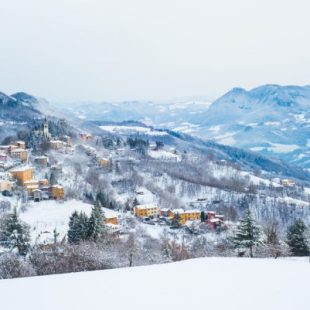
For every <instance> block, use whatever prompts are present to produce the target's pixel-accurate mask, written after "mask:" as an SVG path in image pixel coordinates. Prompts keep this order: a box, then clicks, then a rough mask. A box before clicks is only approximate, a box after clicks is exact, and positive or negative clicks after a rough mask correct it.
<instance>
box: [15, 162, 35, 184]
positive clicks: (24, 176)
mask: <svg viewBox="0 0 310 310" xmlns="http://www.w3.org/2000/svg"><path fill="white" fill-rule="evenodd" d="M10 174H11V176H12V178H14V179H16V180H17V183H18V185H24V183H25V182H26V181H31V180H32V179H33V168H32V167H29V166H25V167H21V168H15V169H12V170H11V171H10Z"/></svg>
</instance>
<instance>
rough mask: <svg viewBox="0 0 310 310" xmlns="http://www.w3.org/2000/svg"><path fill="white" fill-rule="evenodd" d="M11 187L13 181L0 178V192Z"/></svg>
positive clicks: (10, 189)
mask: <svg viewBox="0 0 310 310" xmlns="http://www.w3.org/2000/svg"><path fill="white" fill-rule="evenodd" d="M12 188H13V182H11V181H8V180H0V192H4V191H9V192H11V191H12Z"/></svg>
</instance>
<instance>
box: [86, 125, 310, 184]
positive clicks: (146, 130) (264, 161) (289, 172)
mask: <svg viewBox="0 0 310 310" xmlns="http://www.w3.org/2000/svg"><path fill="white" fill-rule="evenodd" d="M84 128H85V129H87V130H88V131H91V132H93V133H95V134H97V135H100V134H101V135H102V134H103V133H104V134H105V135H110V136H111V137H113V138H115V137H117V136H119V137H122V138H127V137H131V138H134V137H138V138H141V139H144V140H148V141H150V142H156V141H161V142H163V143H164V145H166V146H170V147H172V148H176V149H178V151H179V152H191V153H193V154H196V155H198V156H199V154H203V155H210V156H212V157H214V158H215V159H216V160H225V161H228V162H231V163H233V164H237V165H239V166H240V167H241V168H242V169H244V170H248V171H256V170H262V171H264V173H267V174H269V175H270V177H272V176H273V177H274V176H282V177H290V178H295V179H298V180H301V181H305V182H309V180H310V173H308V172H307V171H305V170H304V169H302V168H300V167H298V166H294V165H290V164H289V163H287V162H286V161H283V160H281V159H277V158H272V157H267V156H264V155H261V154H258V153H256V152H252V151H248V150H244V149H240V148H237V147H233V146H229V145H222V144H219V143H216V142H213V141H205V140H203V139H201V138H199V137H195V136H191V135H188V134H186V133H181V132H175V131H172V130H167V129H156V128H154V127H151V126H146V125H145V124H141V123H139V122H118V123H113V122H99V121H94V122H85V123H84Z"/></svg>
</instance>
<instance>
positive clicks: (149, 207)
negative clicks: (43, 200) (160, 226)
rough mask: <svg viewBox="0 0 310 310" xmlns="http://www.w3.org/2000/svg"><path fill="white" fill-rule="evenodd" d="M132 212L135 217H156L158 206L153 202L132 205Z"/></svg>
mask: <svg viewBox="0 0 310 310" xmlns="http://www.w3.org/2000/svg"><path fill="white" fill-rule="evenodd" d="M134 214H135V215H136V216H137V217H157V216H158V215H159V207H158V206H157V205H155V204H143V205H137V206H135V207H134Z"/></svg>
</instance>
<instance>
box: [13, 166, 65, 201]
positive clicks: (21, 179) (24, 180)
mask: <svg viewBox="0 0 310 310" xmlns="http://www.w3.org/2000/svg"><path fill="white" fill-rule="evenodd" d="M33 171H34V169H33V167H30V166H23V167H17V168H14V169H12V170H10V171H9V173H10V175H11V177H12V179H13V180H14V181H15V182H16V184H17V186H20V187H22V188H24V189H25V190H26V191H27V194H28V197H31V198H33V199H34V201H41V200H43V199H64V197H65V191H64V187H63V186H61V185H59V184H55V185H50V184H49V182H48V180H47V179H40V180H36V179H34V173H33Z"/></svg>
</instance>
